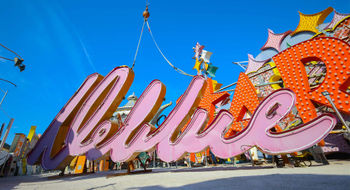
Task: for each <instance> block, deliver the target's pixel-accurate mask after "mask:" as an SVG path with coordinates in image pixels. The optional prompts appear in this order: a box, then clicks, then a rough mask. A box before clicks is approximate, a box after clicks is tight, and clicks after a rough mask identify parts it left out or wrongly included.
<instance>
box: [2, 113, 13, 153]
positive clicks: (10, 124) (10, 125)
mask: <svg viewBox="0 0 350 190" xmlns="http://www.w3.org/2000/svg"><path fill="white" fill-rule="evenodd" d="M14 120H15V119H13V118H11V120H10V123H9V124H8V125H7V128H6V132H5V135H4V138H3V139H2V141H1V144H0V150H2V148H3V147H4V145H5V142H6V139H7V136H8V135H9V133H10V129H11V127H12V124H13V121H14Z"/></svg>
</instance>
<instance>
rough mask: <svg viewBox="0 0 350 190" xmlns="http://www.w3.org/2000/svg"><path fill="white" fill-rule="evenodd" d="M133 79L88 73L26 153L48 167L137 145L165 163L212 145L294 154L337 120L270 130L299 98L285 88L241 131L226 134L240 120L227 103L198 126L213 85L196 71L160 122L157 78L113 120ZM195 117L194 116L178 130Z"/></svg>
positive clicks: (230, 151) (219, 152) (125, 153)
mask: <svg viewBox="0 0 350 190" xmlns="http://www.w3.org/2000/svg"><path fill="white" fill-rule="evenodd" d="M133 78H134V73H133V71H132V70H131V69H130V68H128V67H126V66H122V67H117V68H115V69H113V70H112V71H111V72H110V73H109V74H108V75H107V76H106V77H104V78H103V77H102V76H101V75H98V74H93V75H90V76H88V77H87V79H86V80H85V81H84V83H83V84H82V85H81V87H80V88H79V89H78V91H77V92H76V93H75V94H74V95H73V96H72V98H71V99H70V100H69V101H68V102H67V104H66V105H65V106H64V107H63V108H62V110H61V111H60V112H59V113H58V114H57V116H56V117H55V119H54V120H53V121H52V122H51V124H50V125H49V127H48V128H47V130H46V131H45V133H44V134H43V135H42V137H41V138H40V139H39V141H38V143H37V144H36V146H35V147H34V148H33V149H32V151H31V152H30V153H29V154H28V156H27V161H28V163H29V164H35V163H41V165H42V167H43V168H44V169H60V168H63V167H65V166H66V165H67V164H68V163H69V162H70V161H71V160H72V158H73V157H74V156H78V155H83V154H85V155H86V156H87V158H88V159H90V160H95V159H97V158H99V157H101V156H102V155H105V154H110V156H111V159H112V160H113V161H115V162H124V161H129V160H131V159H133V158H135V156H137V154H138V153H139V152H143V151H150V150H153V149H156V150H157V153H158V156H159V158H160V159H162V160H163V161H166V162H169V161H175V160H178V159H180V158H182V157H183V156H184V155H185V154H186V153H187V152H200V151H202V150H204V149H206V148H208V147H209V148H210V149H211V151H212V152H213V153H214V154H215V155H216V156H218V157H221V158H229V157H232V156H235V155H238V154H241V153H243V152H244V151H246V150H247V149H249V148H250V147H251V146H257V147H259V148H260V149H261V150H262V151H263V152H265V153H268V154H281V153H289V152H295V151H300V150H304V149H306V148H308V147H311V146H312V145H314V144H316V143H317V142H319V141H320V140H322V139H323V138H324V137H325V136H326V135H327V134H328V133H329V131H330V130H332V128H333V127H334V126H335V124H336V119H335V117H334V116H332V115H330V114H324V115H320V116H318V117H317V118H315V119H313V120H311V121H309V122H308V123H305V124H304V125H302V126H299V127H297V128H294V129H292V130H288V131H284V132H283V133H273V132H271V131H270V128H272V127H273V126H275V125H276V123H277V122H279V121H280V120H281V119H282V118H283V117H284V116H286V114H288V113H289V112H290V111H291V109H292V107H293V106H294V104H295V101H296V96H295V94H294V92H293V91H291V90H288V89H280V90H277V91H275V92H274V93H272V94H270V95H269V96H268V97H266V98H265V99H264V100H263V101H262V102H261V103H260V104H259V106H258V107H257V108H256V109H255V112H254V114H253V115H252V118H251V120H250V121H249V123H248V126H247V127H246V128H245V129H244V130H243V131H241V132H240V133H238V134H237V135H235V136H233V137H230V138H225V137H224V132H225V131H226V129H227V128H228V127H230V126H231V124H232V122H233V120H234V118H233V116H232V115H231V113H229V112H228V111H227V110H221V111H220V112H219V113H218V114H217V116H216V117H215V119H214V120H213V121H212V122H211V123H210V124H209V126H208V128H206V129H205V130H204V131H202V132H201V133H199V131H200V129H201V128H203V127H204V126H206V124H207V120H208V112H207V110H204V109H199V108H197V107H198V104H199V101H200V99H201V97H202V95H203V92H204V89H205V87H206V85H207V82H206V80H205V78H204V77H202V76H195V77H193V79H192V81H191V83H190V84H189V86H188V88H187V89H186V91H185V93H184V94H183V95H182V96H181V99H180V101H179V102H178V103H177V105H176V106H175V108H174V109H173V110H172V111H171V112H170V114H169V116H168V117H167V118H166V120H165V121H164V122H163V123H162V124H161V125H160V126H159V127H158V128H157V129H155V127H154V126H152V125H150V124H149V123H148V122H149V121H150V120H151V119H152V118H153V116H154V115H155V113H156V112H157V110H158V109H159V107H160V106H161V103H162V101H163V99H164V97H165V91H166V88H165V85H164V84H163V83H162V82H161V81H159V80H154V81H152V82H151V83H150V84H149V85H148V86H147V88H146V89H145V91H144V92H143V93H142V95H141V96H140V98H139V99H138V100H137V102H136V103H135V106H134V107H133V108H132V110H131V112H130V114H129V115H128V116H127V118H126V120H125V122H124V125H121V126H119V125H117V124H114V123H111V122H110V121H109V118H110V116H111V115H112V113H113V111H114V110H115V107H117V106H118V105H119V104H120V102H121V101H122V99H123V97H124V96H125V95H126V93H127V91H128V89H129V88H130V86H131V84H132V81H133ZM191 117H192V118H191ZM190 118H191V122H190V123H189V124H188V126H187V127H186V129H185V130H184V131H183V132H182V133H181V134H180V131H181V129H182V127H183V126H184V125H185V124H186V123H187V121H188V120H189V119H190Z"/></svg>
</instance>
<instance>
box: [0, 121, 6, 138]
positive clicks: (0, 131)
mask: <svg viewBox="0 0 350 190" xmlns="http://www.w3.org/2000/svg"><path fill="white" fill-rule="evenodd" d="M4 127H5V123H3V124H2V125H1V129H0V140H1V136H2V131H3V130H4Z"/></svg>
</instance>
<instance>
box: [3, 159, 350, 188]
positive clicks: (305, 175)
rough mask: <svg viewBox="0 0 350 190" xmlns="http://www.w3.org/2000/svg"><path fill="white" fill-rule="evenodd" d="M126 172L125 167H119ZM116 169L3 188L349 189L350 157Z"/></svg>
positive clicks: (9, 180)
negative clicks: (297, 164) (294, 164)
mask: <svg viewBox="0 0 350 190" xmlns="http://www.w3.org/2000/svg"><path fill="white" fill-rule="evenodd" d="M119 172H125V171H119ZM114 173H116V171H113V172H100V173H95V174H88V175H80V176H64V177H58V176H57V173H48V174H41V175H33V176H15V177H5V178H0V189H6V190H8V189H45V190H47V189H50V190H52V189H61V190H66V189H74V190H76V189H89V190H92V189H142V190H148V189H215V190H219V189H239V190H244V189H249V190H250V189H259V190H263V189H283V190H284V189H298V190H302V189H317V190H320V189H322V190H326V189H332V190H336V189H350V161H349V160H348V161H344V160H342V161H339V160H331V161H330V165H326V166H323V165H319V164H318V165H317V164H315V163H313V166H311V167H308V168H306V167H305V168H291V167H285V168H273V167H270V166H268V165H267V166H258V167H252V166H250V165H248V164H239V165H238V167H232V166H227V165H226V166H216V167H214V166H213V167H200V168H177V169H175V168H171V169H169V168H160V169H159V168H158V169H153V171H152V172H151V173H142V174H133V175H121V176H114V177H109V178H107V177H106V176H108V175H110V174H114Z"/></svg>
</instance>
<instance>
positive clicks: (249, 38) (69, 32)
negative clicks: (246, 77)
mask: <svg viewBox="0 0 350 190" xmlns="http://www.w3.org/2000/svg"><path fill="white" fill-rule="evenodd" d="M329 6H331V7H333V8H335V10H336V11H338V12H340V13H350V1H348V0H337V1H333V0H323V1H321V0H318V1H314V0H313V1H305V0H295V1H287V2H286V1H252V0H251V1H220V0H217V1H209V0H201V1H185V0H178V1H161V0H150V7H149V11H150V14H151V16H150V20H149V21H150V25H151V28H152V32H153V34H154V36H155V38H156V40H157V42H158V44H159V46H160V48H161V49H162V50H163V52H164V54H165V55H166V56H167V58H168V59H169V60H170V61H171V62H172V63H173V64H174V65H176V66H177V67H179V68H181V69H182V70H184V71H186V72H188V73H191V74H196V71H195V70H192V67H193V65H194V60H193V59H192V57H193V55H194V53H193V50H192V47H193V46H194V45H195V44H196V42H199V43H201V44H203V45H205V46H206V47H205V49H206V50H208V51H211V52H213V55H212V57H211V62H212V63H213V64H214V65H215V66H218V67H219V70H218V71H217V74H216V77H215V78H214V79H215V80H218V82H220V83H223V84H224V85H227V84H230V83H232V82H235V81H236V80H237V78H238V75H239V72H241V71H242V70H241V68H240V67H238V66H236V65H233V64H232V61H244V60H247V54H248V53H250V54H252V55H253V56H254V57H255V56H257V55H258V54H259V52H260V48H261V47H262V46H263V45H264V44H265V42H266V39H267V34H268V33H267V29H268V28H270V29H272V30H273V31H274V32H275V33H282V32H285V31H287V30H294V29H295V28H296V27H297V25H298V22H299V15H298V11H301V12H302V13H305V14H313V13H317V12H319V11H322V10H324V9H326V8H327V7H329ZM144 8H145V1H116V0H110V1H103V0H101V1H95V0H73V1H72V0H61V1H59V0H50V1H46V0H31V1H27V0H12V1H4V2H2V5H1V7H0V19H1V30H0V43H2V44H4V45H6V46H8V47H9V48H11V49H13V50H14V51H16V52H17V53H19V54H20V55H21V56H22V57H23V58H24V60H25V61H24V62H23V63H24V64H25V65H26V70H25V71H23V72H21V73H20V72H19V70H18V69H17V68H15V67H14V66H13V63H12V62H6V61H5V62H3V61H1V62H0V78H3V79H7V80H10V81H12V82H14V83H15V84H17V87H13V86H11V85H9V84H6V83H4V82H1V81H0V88H1V89H3V90H8V95H7V97H6V99H5V101H4V103H3V104H2V109H1V110H0V122H1V123H3V122H5V123H8V122H9V120H10V119H9V117H13V118H15V121H14V125H13V128H12V130H11V133H10V135H9V138H8V139H7V143H11V142H12V140H13V137H14V134H15V133H25V134H27V133H28V132H29V129H30V126H31V125H36V126H37V132H38V133H43V132H44V130H45V129H46V128H47V126H48V125H49V124H50V122H51V121H52V119H53V118H54V117H55V115H56V114H57V113H58V111H59V110H60V109H61V108H62V106H63V105H64V104H65V103H66V102H67V101H68V99H69V98H70V97H71V96H72V95H73V93H74V92H75V91H76V90H77V89H78V87H79V86H80V84H81V83H82V82H83V80H84V79H85V77H86V76H88V75H89V74H92V73H94V72H98V73H100V74H102V75H106V74H107V73H108V72H109V71H110V70H112V69H113V68H114V67H117V66H120V65H129V66H131V64H132V61H133V57H134V53H135V50H136V45H137V42H138V37H139V33H140V30H141V26H142V22H143V18H142V16H141V15H142V12H143V10H144ZM332 16H333V13H332V14H331V15H330V16H329V17H328V18H327V19H326V21H330V20H331V19H332ZM0 56H6V57H10V58H13V57H14V56H13V55H12V54H11V53H9V52H7V51H6V50H5V49H3V48H0ZM134 71H135V79H134V83H133V85H132V87H131V89H130V91H129V93H128V94H131V93H132V92H135V93H136V95H137V96H139V95H140V94H141V93H142V91H143V90H144V89H145V88H146V86H147V85H148V84H149V83H150V82H151V81H152V80H153V79H159V80H161V81H162V82H163V83H164V84H165V85H166V87H167V94H166V101H167V102H168V101H173V102H174V101H176V99H177V98H178V97H179V96H180V95H181V93H183V92H184V90H185V89H186V88H187V85H188V84H189V82H190V81H191V78H190V77H188V76H184V75H180V74H178V73H177V72H175V71H174V70H173V69H172V68H171V67H169V65H168V64H167V63H166V62H165V61H164V60H163V58H162V57H161V55H160V54H159V53H158V52H157V50H156V47H155V45H154V44H153V42H152V41H151V37H150V35H149V34H148V32H146V31H145V33H144V36H143V39H142V42H141V47H140V50H139V54H138V58H137V61H136V66H135V68H134ZM2 96H3V94H1V97H2ZM122 104H123V103H122Z"/></svg>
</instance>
